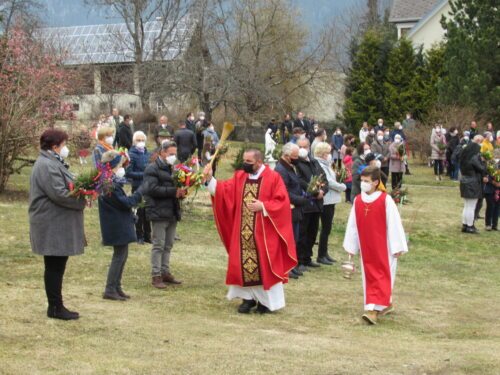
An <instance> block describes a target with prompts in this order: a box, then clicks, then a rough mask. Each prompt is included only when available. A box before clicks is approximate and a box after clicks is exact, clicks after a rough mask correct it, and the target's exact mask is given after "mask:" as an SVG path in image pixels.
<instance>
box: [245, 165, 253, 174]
mask: <svg viewBox="0 0 500 375" xmlns="http://www.w3.org/2000/svg"><path fill="white" fill-rule="evenodd" d="M243 171H245V172H246V173H252V174H253V164H248V163H243Z"/></svg>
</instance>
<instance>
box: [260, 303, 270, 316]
mask: <svg viewBox="0 0 500 375" xmlns="http://www.w3.org/2000/svg"><path fill="white" fill-rule="evenodd" d="M257 312H258V313H259V314H270V313H271V310H269V309H268V308H267V307H266V306H264V305H263V304H262V303H260V302H259V304H258V305H257Z"/></svg>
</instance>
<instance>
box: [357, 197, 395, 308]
mask: <svg viewBox="0 0 500 375" xmlns="http://www.w3.org/2000/svg"><path fill="white" fill-rule="evenodd" d="M386 197H387V194H386V193H382V194H381V195H380V197H378V198H377V199H376V200H375V201H374V202H372V203H365V202H363V200H362V199H361V196H358V198H357V199H356V201H355V204H354V207H355V212H356V225H357V228H358V236H359V244H360V249H361V250H360V251H361V259H362V261H363V271H364V275H365V305H369V304H375V305H381V306H389V305H390V301H391V293H392V284H391V269H390V264H389V249H388V247H387V211H386V206H385V199H386ZM366 208H368V211H365V210H366ZM365 213H366V215H365Z"/></svg>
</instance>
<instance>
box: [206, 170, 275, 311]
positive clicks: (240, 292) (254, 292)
mask: <svg viewBox="0 0 500 375" xmlns="http://www.w3.org/2000/svg"><path fill="white" fill-rule="evenodd" d="M265 169H266V167H265V165H262V167H260V169H259V170H258V171H257V173H255V174H251V175H249V179H250V180H258V179H259V177H260V175H261V174H262V172H264V170H265ZM216 189H217V180H216V179H215V178H212V179H211V180H210V182H209V183H208V185H207V190H208V192H209V193H210V194H211V195H215V191H216ZM262 214H263V215H264V216H267V212H266V210H265V209H264V211H263V212H262ZM235 298H242V299H253V300H256V301H258V302H260V303H261V304H262V305H264V306H266V307H267V308H268V309H269V310H271V311H275V310H279V309H282V308H283V307H285V289H284V287H283V283H281V282H279V283H277V284H274V285H273V286H272V287H271V289H269V290H265V289H264V287H263V286H262V285H256V286H239V285H229V290H228V293H227V299H229V300H232V299H235Z"/></svg>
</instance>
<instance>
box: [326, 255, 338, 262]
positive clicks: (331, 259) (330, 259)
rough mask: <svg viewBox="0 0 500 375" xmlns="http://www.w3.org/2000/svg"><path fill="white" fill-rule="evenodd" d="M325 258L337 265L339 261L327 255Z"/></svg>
mask: <svg viewBox="0 0 500 375" xmlns="http://www.w3.org/2000/svg"><path fill="white" fill-rule="evenodd" d="M325 258H326V259H328V260H329V261H330V262H332V263H337V261H336V260H335V259H333V258H332V257H331V256H330V255H328V254H326V255H325Z"/></svg>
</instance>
